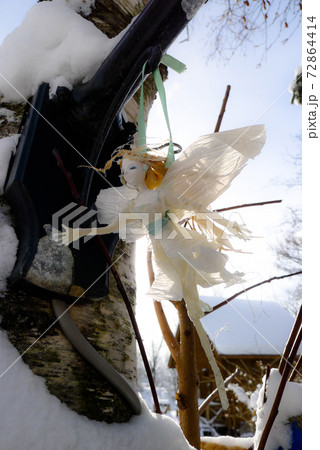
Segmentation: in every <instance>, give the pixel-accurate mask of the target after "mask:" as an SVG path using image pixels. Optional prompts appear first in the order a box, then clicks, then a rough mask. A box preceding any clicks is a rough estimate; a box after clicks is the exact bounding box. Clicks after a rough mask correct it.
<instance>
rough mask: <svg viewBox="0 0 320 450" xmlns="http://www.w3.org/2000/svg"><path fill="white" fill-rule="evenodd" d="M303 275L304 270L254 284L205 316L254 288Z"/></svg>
mask: <svg viewBox="0 0 320 450" xmlns="http://www.w3.org/2000/svg"><path fill="white" fill-rule="evenodd" d="M301 273H302V270H300V271H299V272H294V273H289V274H287V275H281V276H279V277H272V278H268V280H264V281H260V283H257V284H253V285H252V286H249V287H247V288H245V289H243V290H242V291H239V292H237V293H236V294H234V295H232V296H231V297H229V298H227V299H226V300H224V301H223V302H221V303H219V304H218V305H216V306H214V307H213V308H212V310H211V311H208V312H206V313H205V315H207V314H211V313H212V312H213V311H216V310H217V309H219V308H221V307H222V306H224V305H227V304H228V303H230V302H231V301H232V300H234V299H235V298H237V297H239V295H241V294H244V293H245V292H248V291H250V290H251V289H254V288H256V287H258V286H262V285H263V284H266V283H271V281H274V280H282V279H284V278H288V277H293V276H295V275H300V274H301Z"/></svg>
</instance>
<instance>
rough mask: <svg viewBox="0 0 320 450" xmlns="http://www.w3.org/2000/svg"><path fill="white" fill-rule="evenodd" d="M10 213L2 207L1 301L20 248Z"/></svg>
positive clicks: (0, 229) (0, 225) (0, 251)
mask: <svg viewBox="0 0 320 450" xmlns="http://www.w3.org/2000/svg"><path fill="white" fill-rule="evenodd" d="M8 213H9V208H8V207H4V206H1V207H0V301H1V296H2V294H3V293H4V292H5V290H6V286H7V278H8V277H9V275H10V274H11V272H12V269H13V267H14V264H15V261H16V254H17V249H18V239H17V236H16V234H15V232H14V229H13V227H12V226H11V221H10V218H9V216H8ZM0 354H1V352H0ZM1 357H2V355H1ZM0 447H1V446H0Z"/></svg>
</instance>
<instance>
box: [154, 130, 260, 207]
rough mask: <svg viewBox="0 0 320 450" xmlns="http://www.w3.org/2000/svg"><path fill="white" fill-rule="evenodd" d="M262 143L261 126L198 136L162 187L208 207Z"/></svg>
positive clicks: (257, 152)
mask: <svg viewBox="0 0 320 450" xmlns="http://www.w3.org/2000/svg"><path fill="white" fill-rule="evenodd" d="M264 143H265V127H264V125H253V126H251V127H244V128H238V129H236V130H230V131H223V132H219V133H213V134H208V135H205V136H201V137H200V138H198V139H197V140H196V141H195V142H193V143H192V144H191V145H190V146H189V147H188V148H187V149H186V150H185V151H184V152H183V153H182V155H181V156H180V158H178V159H177V160H176V161H175V162H174V164H173V165H172V166H171V167H170V168H169V170H168V171H167V173H166V175H165V177H164V179H163V182H162V185H161V188H162V189H165V190H166V191H167V192H170V193H171V195H174V196H176V197H178V198H181V197H184V198H185V199H188V200H189V201H191V202H195V203H198V204H199V203H200V204H201V205H203V207H205V208H206V207H208V206H209V205H210V203H212V202H213V201H214V200H215V199H216V198H217V197H218V196H219V195H221V194H222V193H223V192H224V191H225V190H226V189H227V188H228V187H229V186H230V184H231V182H232V180H233V179H234V178H235V177H236V176H237V175H238V174H239V173H240V171H241V170H242V169H243V167H244V166H245V164H246V162H247V161H248V159H249V158H254V157H255V156H257V155H258V154H259V153H260V151H261V149H262V147H263V145H264Z"/></svg>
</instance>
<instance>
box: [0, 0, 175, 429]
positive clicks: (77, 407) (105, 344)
mask: <svg viewBox="0 0 320 450" xmlns="http://www.w3.org/2000/svg"><path fill="white" fill-rule="evenodd" d="M145 3H146V1H139V0H138V1H136V0H131V1H130V0H118V1H112V0H96V2H95V8H93V10H92V13H91V15H90V16H89V17H86V19H89V20H91V21H92V22H93V23H94V24H95V25H96V26H97V27H98V28H99V29H100V30H101V31H102V32H103V33H106V34H107V35H108V36H109V37H113V36H115V35H116V34H118V33H119V32H120V31H121V30H122V29H123V28H124V27H125V26H127V25H128V24H129V23H130V21H131V20H132V17H133V16H135V15H136V14H137V13H139V12H140V10H141V9H142V8H143V6H144V4H145ZM162 72H163V74H165V73H166V68H164V67H163V68H162ZM155 93H156V88H155V85H154V83H153V80H151V81H150V80H149V81H147V83H146V84H145V98H146V106H145V108H146V113H147V112H148V111H149V108H150V107H151V104H152V102H153V100H154V97H155ZM2 100H3V99H2ZM138 104H139V93H138V94H136V95H135V96H134V98H133V99H132V100H130V101H129V102H128V104H127V106H126V111H127V116H128V118H129V120H131V121H134V122H137V117H138ZM23 111H24V105H23V104H22V103H21V104H11V103H4V102H3V101H2V102H1V99H0V139H1V138H3V137H6V136H10V135H12V134H15V133H17V132H18V130H19V124H20V122H21V118H22V115H23ZM121 255H123V256H121ZM119 256H121V258H120V259H119V261H118V262H117V264H116V267H117V270H118V271H119V273H120V275H121V278H122V281H123V283H124V285H125V288H126V290H127V293H128V296H129V298H130V301H131V303H132V305H133V306H134V304H135V271H134V246H133V245H131V244H130V245H128V244H125V243H124V242H121V241H120V242H119V244H118V246H117V249H116V252H115V255H114V260H116V259H117V258H118V257H119ZM99 275H100V274H97V276H99ZM69 312H70V314H71V316H72V318H73V320H74V322H75V324H76V325H77V326H78V328H79V329H80V331H81V332H82V333H83V334H84V336H85V337H86V338H87V339H88V341H89V342H90V343H91V344H92V345H93V346H94V347H95V348H96V349H97V350H98V351H99V352H100V353H101V354H102V356H104V357H105V358H106V360H107V361H108V362H109V363H110V364H111V365H112V366H113V367H114V368H115V369H116V370H118V371H119V372H120V373H122V374H123V375H124V376H125V377H126V378H127V379H128V380H130V381H132V382H133V383H135V380H136V345H135V339H134V333H133V329H132V326H131V323H130V321H129V316H128V314H127V310H126V307H125V305H124V302H123V300H122V298H121V297H120V295H119V292H118V289H117V287H116V284H115V282H114V280H113V277H112V275H110V290H109V295H108V296H106V297H104V298H103V299H102V300H100V301H94V300H83V299H79V301H77V302H76V304H75V305H74V306H72V308H71V309H70V311H69ZM0 316H1V317H2V322H1V327H2V328H3V329H5V330H6V331H7V334H8V338H9V340H10V341H11V342H12V344H13V345H14V346H15V347H16V348H17V349H18V351H19V352H20V354H23V360H24V361H25V362H26V363H27V364H28V366H29V367H30V368H31V370H32V371H33V372H34V373H35V374H36V375H39V376H42V377H44V378H45V380H46V385H47V387H48V389H49V391H50V392H51V393H52V394H53V395H56V396H57V397H58V398H59V399H60V400H61V401H62V402H64V403H66V404H67V405H68V406H69V407H70V408H71V409H73V410H74V411H76V412H78V413H79V414H83V415H85V416H87V417H88V418H90V419H94V420H99V421H105V422H125V421H127V420H129V419H130V417H131V415H132V411H131V408H130V407H129V406H128V405H127V403H126V402H125V401H124V400H123V399H122V398H121V397H120V396H119V395H118V394H117V393H116V392H115V391H114V389H113V388H112V386H110V384H109V383H108V382H106V380H105V379H103V378H102V376H101V375H100V374H99V373H97V372H96V371H95V370H94V369H93V368H92V367H90V366H89V365H88V363H86V362H85V361H84V360H83V359H82V357H81V356H80V355H79V354H78V353H77V352H76V351H75V350H74V349H73V347H72V345H71V344H70V342H69V341H68V340H67V338H66V337H65V336H64V334H63V333H62V331H61V330H60V327H59V325H58V323H55V324H54V325H53V326H52V324H53V323H54V321H55V317H54V315H53V312H52V308H51V303H50V301H48V300H46V299H43V298H39V297H37V296H35V295H27V294H26V292H23V291H22V290H17V289H15V288H14V287H13V288H12V289H11V290H9V291H8V292H7V294H6V296H5V297H4V298H1V299H0Z"/></svg>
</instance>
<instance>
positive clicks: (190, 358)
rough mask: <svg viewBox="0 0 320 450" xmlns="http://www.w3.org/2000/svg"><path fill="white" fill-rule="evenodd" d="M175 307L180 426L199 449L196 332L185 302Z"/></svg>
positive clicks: (176, 304) (192, 443)
mask: <svg viewBox="0 0 320 450" xmlns="http://www.w3.org/2000/svg"><path fill="white" fill-rule="evenodd" d="M175 306H176V308H177V310H178V314H179V326H180V351H179V354H178V356H177V358H176V368H177V372H178V393H177V403H178V407H179V420H180V426H181V428H182V431H183V433H184V435H185V437H186V438H187V439H188V441H189V443H190V444H191V445H193V446H194V447H195V448H197V449H200V426H199V412H198V376H197V369H196V367H197V365H196V346H195V332H196V331H195V328H194V325H193V323H192V322H191V320H190V318H189V316H188V312H187V309H186V306H185V302H184V301H181V302H175Z"/></svg>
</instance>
